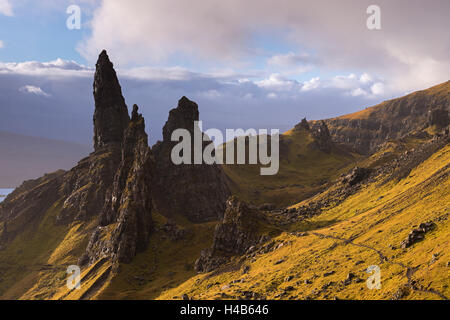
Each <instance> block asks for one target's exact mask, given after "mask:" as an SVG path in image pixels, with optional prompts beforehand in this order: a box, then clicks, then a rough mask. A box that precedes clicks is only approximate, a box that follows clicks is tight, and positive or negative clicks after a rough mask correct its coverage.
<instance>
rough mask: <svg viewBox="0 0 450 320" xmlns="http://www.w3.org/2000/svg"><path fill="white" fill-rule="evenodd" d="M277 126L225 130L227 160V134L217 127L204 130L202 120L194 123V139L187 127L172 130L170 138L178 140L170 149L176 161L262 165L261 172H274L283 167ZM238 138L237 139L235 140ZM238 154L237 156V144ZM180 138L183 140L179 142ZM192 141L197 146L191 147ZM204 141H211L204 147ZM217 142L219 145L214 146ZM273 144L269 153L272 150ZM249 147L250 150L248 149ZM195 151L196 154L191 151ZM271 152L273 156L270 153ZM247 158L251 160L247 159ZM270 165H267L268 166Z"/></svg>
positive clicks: (180, 162) (175, 162) (172, 157)
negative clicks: (268, 129) (281, 165)
mask: <svg viewBox="0 0 450 320" xmlns="http://www.w3.org/2000/svg"><path fill="white" fill-rule="evenodd" d="M279 136H280V131H279V130H278V129H272V130H270V135H268V132H267V130H266V129H260V130H258V131H256V130H255V129H248V130H246V131H244V130H243V129H226V141H228V142H227V143H226V144H225V161H224V147H223V142H224V137H223V134H222V131H220V130H218V129H208V130H206V131H205V132H204V133H203V132H202V121H195V122H194V138H193V139H192V136H191V132H190V131H189V130H187V129H176V130H174V131H173V132H172V136H171V140H172V141H176V142H178V144H176V145H175V146H174V147H173V148H172V152H171V155H170V156H171V160H172V162H173V163H174V164H176V165H180V164H194V165H195V164H210V165H211V164H224V163H225V164H235V162H236V164H258V163H259V164H261V165H263V166H266V167H262V168H260V174H261V175H263V176H265V175H275V174H277V173H278V170H279V167H280V156H279ZM235 137H236V139H235ZM234 139H235V140H236V144H237V148H236V149H237V150H236V151H237V154H236V155H235V143H234ZM180 140H181V141H180ZM192 141H193V142H194V145H193V146H192ZM204 142H210V143H209V144H207V145H206V147H204V144H203V143H204ZM215 145H217V146H218V147H217V148H215ZM269 145H270V152H269ZM247 146H248V150H247ZM192 151H193V154H192ZM269 153H270V155H269ZM247 158H248V163H246V159H247ZM267 166H268V167H267Z"/></svg>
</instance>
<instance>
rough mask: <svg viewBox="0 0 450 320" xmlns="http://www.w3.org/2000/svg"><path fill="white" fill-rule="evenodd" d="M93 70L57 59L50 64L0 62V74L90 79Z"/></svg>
mask: <svg viewBox="0 0 450 320" xmlns="http://www.w3.org/2000/svg"><path fill="white" fill-rule="evenodd" d="M93 73H94V69H92V68H88V67H86V66H83V65H81V64H78V63H76V62H74V61H67V60H62V59H57V60H54V61H50V62H37V61H26V62H8V63H3V62H0V74H21V75H30V76H49V77H91V76H93Z"/></svg>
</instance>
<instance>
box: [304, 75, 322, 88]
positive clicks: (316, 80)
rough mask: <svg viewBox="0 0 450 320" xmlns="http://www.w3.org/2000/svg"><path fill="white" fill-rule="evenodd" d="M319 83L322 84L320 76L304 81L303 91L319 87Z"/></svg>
mask: <svg viewBox="0 0 450 320" xmlns="http://www.w3.org/2000/svg"><path fill="white" fill-rule="evenodd" d="M319 85H320V78H319V77H314V78H311V79H310V80H308V81H305V82H304V83H303V86H302V89H301V91H309V90H313V89H317V88H318V87H319Z"/></svg>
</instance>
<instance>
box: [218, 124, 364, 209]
mask: <svg viewBox="0 0 450 320" xmlns="http://www.w3.org/2000/svg"><path fill="white" fill-rule="evenodd" d="M312 142H313V138H312V136H311V134H310V132H308V131H307V130H304V129H300V130H290V131H288V132H286V133H284V134H283V135H281V136H280V169H279V172H278V174H276V175H273V176H261V175H260V167H261V166H260V165H249V164H246V165H224V166H223V168H224V171H225V173H226V175H227V176H228V177H229V179H230V180H231V183H230V187H231V189H232V192H233V193H234V194H237V195H239V197H240V198H241V199H243V200H246V201H249V202H251V203H254V204H256V205H261V204H263V203H273V204H275V205H276V206H277V207H281V206H287V205H291V204H294V203H295V202H298V201H299V200H301V199H305V198H308V197H310V196H311V195H313V194H315V193H317V192H318V191H320V190H323V189H324V188H325V187H326V186H327V184H328V183H329V182H330V181H331V180H332V179H335V178H336V177H337V176H339V175H340V174H341V173H342V172H345V171H348V169H349V167H350V166H351V165H352V164H354V163H355V162H356V161H357V160H358V159H360V158H361V157H360V156H358V155H357V154H355V153H350V152H348V151H346V150H345V149H341V148H339V147H337V146H335V147H334V148H333V150H332V151H331V153H326V152H323V151H320V150H318V149H313V148H311V147H310V146H309V145H310V144H311V143H312Z"/></svg>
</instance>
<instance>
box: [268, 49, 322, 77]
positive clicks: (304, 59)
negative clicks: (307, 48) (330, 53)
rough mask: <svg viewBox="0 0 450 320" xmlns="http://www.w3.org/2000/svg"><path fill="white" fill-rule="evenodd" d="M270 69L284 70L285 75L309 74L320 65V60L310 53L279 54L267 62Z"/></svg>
mask: <svg viewBox="0 0 450 320" xmlns="http://www.w3.org/2000/svg"><path fill="white" fill-rule="evenodd" d="M267 64H268V66H269V67H272V68H278V69H280V70H283V73H284V74H287V75H293V74H300V73H304V72H308V71H310V70H312V69H313V68H314V66H315V65H317V64H318V60H317V58H315V57H312V56H311V55H310V54H308V53H302V54H295V53H293V52H289V53H287V54H277V55H274V56H272V57H270V58H269V59H268V60H267Z"/></svg>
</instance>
